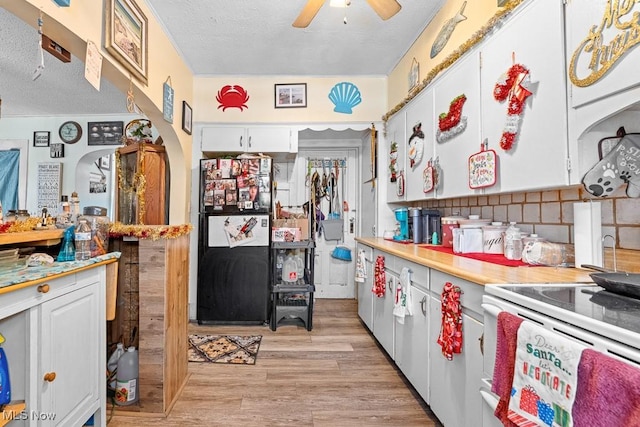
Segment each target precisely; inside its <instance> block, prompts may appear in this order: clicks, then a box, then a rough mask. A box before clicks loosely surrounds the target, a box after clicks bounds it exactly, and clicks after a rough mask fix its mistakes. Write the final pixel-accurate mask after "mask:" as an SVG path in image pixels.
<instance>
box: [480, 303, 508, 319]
mask: <svg viewBox="0 0 640 427" xmlns="http://www.w3.org/2000/svg"><path fill="white" fill-rule="evenodd" d="M481 307H482V309H483V310H484V311H486V312H487V313H489V314H490V315H491V316H493V317H496V318H497V317H498V314H500V313H501V312H502V311H503V310H502V309H501V308H500V307H498V306H495V305H493V304H482V305H481Z"/></svg>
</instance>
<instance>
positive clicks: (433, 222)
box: [421, 209, 442, 245]
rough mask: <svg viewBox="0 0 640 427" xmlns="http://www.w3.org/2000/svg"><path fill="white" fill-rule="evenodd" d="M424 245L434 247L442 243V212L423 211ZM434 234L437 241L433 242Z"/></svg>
mask: <svg viewBox="0 0 640 427" xmlns="http://www.w3.org/2000/svg"><path fill="white" fill-rule="evenodd" d="M421 217H422V243H431V244H434V245H437V244H440V243H442V231H441V229H440V228H441V224H440V212H439V211H437V210H434V209H422V212H421ZM433 233H436V234H435V235H436V238H437V240H436V241H433Z"/></svg>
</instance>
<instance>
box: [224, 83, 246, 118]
mask: <svg viewBox="0 0 640 427" xmlns="http://www.w3.org/2000/svg"><path fill="white" fill-rule="evenodd" d="M216 101H218V103H219V104H220V105H218V108H222V111H223V112H224V111H225V110H226V109H227V108H237V109H239V110H240V111H244V109H245V108H249V107H247V101H249V94H247V91H246V90H244V88H243V87H242V86H238V85H227V86H224V87H223V88H222V89H220V90H219V91H218V95H217V96H216Z"/></svg>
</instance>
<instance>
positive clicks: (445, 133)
mask: <svg viewBox="0 0 640 427" xmlns="http://www.w3.org/2000/svg"><path fill="white" fill-rule="evenodd" d="M466 101H467V97H466V96H465V94H462V95H460V96H458V97H456V98H455V99H454V100H453V101H451V104H450V105H449V111H448V112H447V113H442V114H440V115H439V116H438V129H437V130H436V141H438V142H445V141H447V140H448V139H451V138H453V137H454V136H456V135H457V134H459V133H460V132H463V131H464V130H465V129H466V128H467V118H466V117H465V116H463V115H462V107H463V106H464V103H465V102H466Z"/></svg>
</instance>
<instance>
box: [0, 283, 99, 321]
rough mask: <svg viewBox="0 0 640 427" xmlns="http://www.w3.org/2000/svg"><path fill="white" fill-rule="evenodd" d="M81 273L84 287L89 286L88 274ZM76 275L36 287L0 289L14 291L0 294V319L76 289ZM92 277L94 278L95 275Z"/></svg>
mask: <svg viewBox="0 0 640 427" xmlns="http://www.w3.org/2000/svg"><path fill="white" fill-rule="evenodd" d="M81 273H85V274H83V276H84V279H83V282H85V286H86V285H87V284H89V283H86V282H87V278H88V277H89V276H87V274H86V273H88V272H81ZM76 274H80V273H72V274H69V275H66V276H64V277H58V278H56V279H51V280H44V281H42V282H41V283H39V284H37V285H33V286H27V287H24V288H20V285H19V284H18V285H13V286H10V287H7V288H2V289H3V290H7V289H11V288H14V289H15V290H12V291H9V292H7V293H3V294H0V319H2V318H4V317H7V316H11V315H13V314H15V313H18V312H20V311H22V310H26V309H28V308H30V307H33V306H34V305H37V304H41V303H43V302H46V301H49V300H50V299H52V298H55V297H58V296H60V295H63V294H65V293H67V292H70V291H71V290H72V289H75V288H77V287H78V284H77V277H76ZM92 276H93V277H94V278H95V277H96V276H95V273H94V274H93V275H92ZM93 281H95V280H93Z"/></svg>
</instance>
